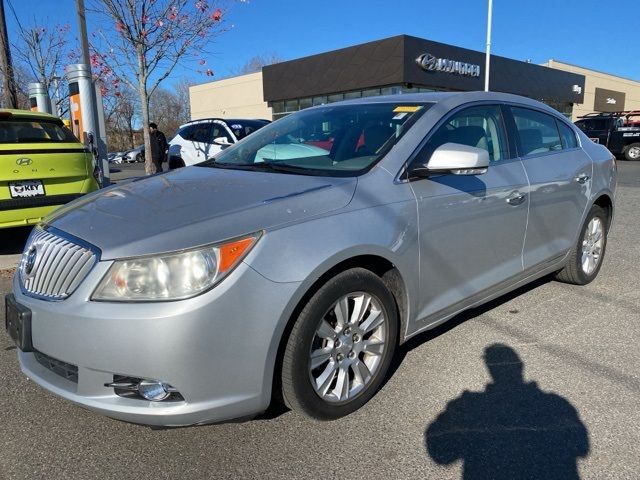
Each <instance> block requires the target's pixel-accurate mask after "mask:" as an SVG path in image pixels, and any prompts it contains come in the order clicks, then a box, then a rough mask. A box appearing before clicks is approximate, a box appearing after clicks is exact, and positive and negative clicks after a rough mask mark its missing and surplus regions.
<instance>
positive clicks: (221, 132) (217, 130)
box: [211, 123, 233, 143]
mask: <svg viewBox="0 0 640 480" xmlns="http://www.w3.org/2000/svg"><path fill="white" fill-rule="evenodd" d="M220 137H224V138H226V139H227V141H228V142H229V143H233V139H232V138H231V135H229V132H227V129H226V128H224V127H223V126H222V125H218V124H215V123H214V124H213V134H212V135H211V141H213V140H215V139H216V138H220Z"/></svg>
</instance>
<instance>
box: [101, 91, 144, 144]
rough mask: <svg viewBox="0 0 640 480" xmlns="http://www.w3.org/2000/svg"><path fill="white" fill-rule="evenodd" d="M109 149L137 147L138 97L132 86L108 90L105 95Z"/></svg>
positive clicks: (104, 103)
mask: <svg viewBox="0 0 640 480" xmlns="http://www.w3.org/2000/svg"><path fill="white" fill-rule="evenodd" d="M103 105H104V116H105V124H106V129H107V138H108V139H109V149H110V150H112V151H122V150H130V149H133V148H134V147H135V133H136V128H135V124H136V123H137V122H138V120H139V114H138V98H137V95H136V93H135V92H134V91H133V90H131V89H130V88H126V87H125V88H121V89H118V90H117V91H108V92H107V94H106V95H105V96H104V97H103Z"/></svg>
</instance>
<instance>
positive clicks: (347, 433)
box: [0, 163, 640, 480]
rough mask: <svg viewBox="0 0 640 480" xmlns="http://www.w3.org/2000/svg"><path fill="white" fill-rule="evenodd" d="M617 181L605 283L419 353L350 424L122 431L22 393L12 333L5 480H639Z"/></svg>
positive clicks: (628, 293)
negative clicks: (464, 479) (574, 478)
mask: <svg viewBox="0 0 640 480" xmlns="http://www.w3.org/2000/svg"><path fill="white" fill-rule="evenodd" d="M620 171H621V182H620V189H619V195H618V210H617V218H616V221H615V225H614V229H613V231H612V232H611V237H610V242H609V247H608V253H607V258H606V260H605V265H604V268H603V269H602V271H601V273H600V276H599V277H598V279H597V280H596V281H595V282H593V283H592V284H591V285H589V286H587V287H574V286H569V285H564V284H559V283H555V282H550V281H547V280H543V281H539V282H537V283H536V284H535V285H533V286H531V287H529V288H526V289H523V290H520V291H518V292H516V293H514V294H512V295H510V296H508V297H506V298H502V299H500V300H499V301H496V302H493V303H492V304H491V305H489V306H487V307H485V308H483V309H480V310H476V311H474V312H470V313H468V314H466V315H464V316H462V317H459V318H457V319H455V320H453V321H451V322H449V323H448V324H447V326H446V328H442V329H439V330H438V331H437V332H435V333H430V334H428V335H423V336H421V337H420V338H417V339H414V340H412V341H411V342H410V343H409V344H408V345H406V346H405V347H404V348H403V349H402V350H401V352H400V355H399V360H402V361H401V363H399V362H398V364H397V365H396V369H395V371H394V372H393V375H392V376H391V377H390V379H389V381H388V382H387V383H386V385H385V386H384V388H383V389H382V391H381V392H380V393H379V394H378V395H377V396H376V397H375V398H374V399H373V400H372V401H371V402H370V403H369V404H368V405H367V406H366V407H365V408H363V409H362V410H361V411H359V412H357V413H355V414H353V415H351V416H349V417H347V418H344V419H342V420H339V421H335V422H330V423H318V422H313V421H309V420H306V419H304V418H302V417H300V416H298V415H296V414H294V413H292V412H278V411H273V412H271V413H270V415H267V416H265V417H262V418H260V419H257V420H252V421H248V422H244V423H228V424H221V425H211V426H204V427H193V428H181V429H171V430H151V429H149V428H146V427H140V426H135V425H130V424H126V423H122V422H118V421H114V420H110V419H107V418H104V417H101V416H98V415H96V414H93V413H91V412H88V411H85V410H83V409H81V408H78V407H75V406H73V405H70V404H68V403H66V402H64V401H62V400H60V399H58V398H56V397H54V396H53V395H50V394H48V393H46V392H45V391H43V390H41V389H40V388H39V387H37V386H36V385H34V384H33V383H32V382H30V381H28V380H27V379H25V377H24V376H23V375H22V374H21V373H20V372H19V369H18V366H17V362H16V358H15V349H14V347H13V346H12V344H11V342H10V340H9V338H8V337H7V336H6V334H4V333H0V382H1V383H0V452H1V453H0V478H1V479H3V480H4V479H22V478H47V479H58V478H60V479H84V478H94V477H100V478H102V479H110V478H117V479H123V478H136V479H142V478H152V479H174V478H181V479H199V478H292V479H301V478H321V477H322V478H345V479H347V478H348V479H351V478H354V479H355V478H393V479H396V478H403V479H405V478H406V479H414V478H415V479H425V478H438V479H440V478H443V479H457V478H460V477H461V475H462V465H463V463H462V461H461V459H464V460H465V462H466V463H465V468H466V473H467V474H468V475H469V476H470V477H473V478H513V476H511V475H508V474H507V475H505V474H504V472H505V471H508V469H509V468H512V467H514V466H515V467H516V469H517V471H519V472H522V477H523V478H525V477H526V478H571V473H572V468H574V466H575V464H576V459H577V468H578V472H579V476H580V477H581V478H589V479H637V478H640V447H639V445H640V428H639V426H640V408H639V405H640V374H639V372H638V367H639V366H640V349H639V348H638V343H639V342H640V326H639V325H638V324H639V320H640V313H639V312H640V290H639V289H638V273H639V272H640V243H639V242H638V241H637V239H638V238H639V237H640V221H638V218H639V209H640V163H636V164H629V163H621V164H620ZM8 283H9V282H8V279H6V278H5V279H2V278H0V291H2V292H6V291H8V289H9V285H8ZM1 315H3V312H0V316H1ZM0 320H1V319H0ZM496 344H500V346H496ZM486 364H489V366H490V368H491V369H492V371H493V372H494V375H495V378H496V382H495V383H494V384H493V385H489V384H490V383H491V377H490V375H489V372H488V370H487V365H486ZM520 367H524V382H525V383H523V380H522V378H520V373H519V372H520ZM532 382H535V383H532ZM465 391H466V392H467V393H464V392H465ZM470 392H473V393H470Z"/></svg>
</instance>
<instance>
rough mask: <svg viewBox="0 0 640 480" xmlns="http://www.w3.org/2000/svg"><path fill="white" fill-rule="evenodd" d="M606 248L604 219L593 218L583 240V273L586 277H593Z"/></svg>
mask: <svg viewBox="0 0 640 480" xmlns="http://www.w3.org/2000/svg"><path fill="white" fill-rule="evenodd" d="M603 246H604V225H603V223H602V219H600V218H599V217H593V218H592V219H591V220H590V221H589V224H588V225H587V229H586V231H585V233H584V238H583V239H582V259H581V260H582V271H583V272H584V273H585V275H591V274H592V273H593V272H594V271H595V270H596V268H598V265H599V264H600V259H601V258H602V248H603Z"/></svg>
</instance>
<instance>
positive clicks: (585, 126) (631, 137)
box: [575, 110, 640, 161]
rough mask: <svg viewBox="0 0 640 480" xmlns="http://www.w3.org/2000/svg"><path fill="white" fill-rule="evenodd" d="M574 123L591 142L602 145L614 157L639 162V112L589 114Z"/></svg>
mask: <svg viewBox="0 0 640 480" xmlns="http://www.w3.org/2000/svg"><path fill="white" fill-rule="evenodd" d="M575 123H576V126H577V127H578V128H579V129H580V130H582V131H583V132H584V134H585V135H586V136H588V137H589V138H590V139H591V140H592V141H593V142H595V143H600V144H601V145H604V146H605V147H607V148H608V149H609V150H610V151H611V152H612V153H613V154H614V155H615V156H616V157H618V158H622V159H625V160H630V161H633V160H640V110H635V111H628V112H618V113H599V112H596V113H589V114H587V115H584V116H582V117H580V118H579V120H577V121H576V122H575Z"/></svg>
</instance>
